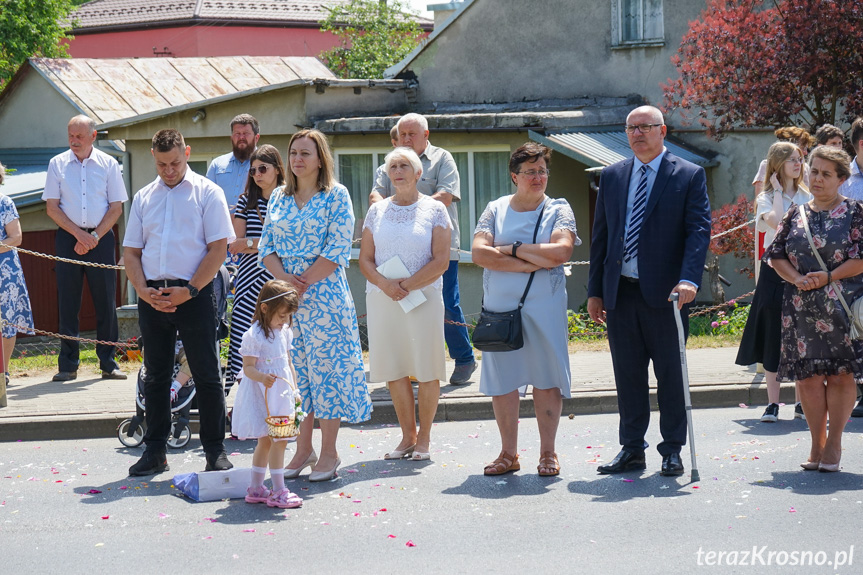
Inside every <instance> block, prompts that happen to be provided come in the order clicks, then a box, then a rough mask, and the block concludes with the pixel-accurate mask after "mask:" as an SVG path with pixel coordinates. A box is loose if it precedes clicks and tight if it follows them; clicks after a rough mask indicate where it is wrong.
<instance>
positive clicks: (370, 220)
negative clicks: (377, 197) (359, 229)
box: [363, 202, 383, 231]
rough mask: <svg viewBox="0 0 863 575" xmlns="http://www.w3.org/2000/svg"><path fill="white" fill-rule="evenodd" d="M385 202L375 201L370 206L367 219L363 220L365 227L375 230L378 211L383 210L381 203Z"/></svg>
mask: <svg viewBox="0 0 863 575" xmlns="http://www.w3.org/2000/svg"><path fill="white" fill-rule="evenodd" d="M382 203H383V202H375V203H374V204H372V205H371V206H369V211H368V212H366V219H365V221H363V229H366V228H368V229H370V230H372V231H374V225H375V221H376V220H377V218H378V212H380V211H381V208H380V205H381V204H382Z"/></svg>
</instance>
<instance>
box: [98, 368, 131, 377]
mask: <svg viewBox="0 0 863 575" xmlns="http://www.w3.org/2000/svg"><path fill="white" fill-rule="evenodd" d="M102 379H128V376H127V375H126V374H125V373H123V372H122V371H120V370H119V369H112V370H111V371H103V372H102Z"/></svg>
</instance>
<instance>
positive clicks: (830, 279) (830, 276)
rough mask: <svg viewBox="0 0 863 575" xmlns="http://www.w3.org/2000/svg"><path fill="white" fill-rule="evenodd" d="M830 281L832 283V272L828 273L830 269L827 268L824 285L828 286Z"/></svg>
mask: <svg viewBox="0 0 863 575" xmlns="http://www.w3.org/2000/svg"><path fill="white" fill-rule="evenodd" d="M831 283H833V274H831V273H830V270H827V283H826V284H824V285H825V286H828V285H830V284H831Z"/></svg>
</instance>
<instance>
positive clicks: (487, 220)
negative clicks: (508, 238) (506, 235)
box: [473, 202, 495, 236]
mask: <svg viewBox="0 0 863 575" xmlns="http://www.w3.org/2000/svg"><path fill="white" fill-rule="evenodd" d="M494 216H495V213H494V209H493V208H492V204H491V202H489V204H488V205H487V206H486V207H485V210H483V212H482V215H481V216H480V217H479V220H478V221H477V222H476V228H474V230H473V235H477V234H491V235H492V236H494Z"/></svg>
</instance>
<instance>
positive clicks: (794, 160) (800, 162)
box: [785, 158, 803, 164]
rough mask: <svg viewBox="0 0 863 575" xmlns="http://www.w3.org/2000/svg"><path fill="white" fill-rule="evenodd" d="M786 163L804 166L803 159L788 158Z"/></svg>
mask: <svg viewBox="0 0 863 575" xmlns="http://www.w3.org/2000/svg"><path fill="white" fill-rule="evenodd" d="M785 161H786V162H790V163H792V164H802V163H803V158H788V159H787V160H785Z"/></svg>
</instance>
